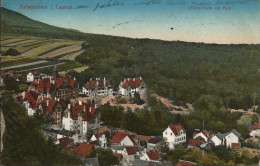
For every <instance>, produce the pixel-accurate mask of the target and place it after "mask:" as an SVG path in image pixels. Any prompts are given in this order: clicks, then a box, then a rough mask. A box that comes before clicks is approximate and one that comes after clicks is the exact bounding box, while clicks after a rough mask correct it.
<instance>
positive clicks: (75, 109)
mask: <svg viewBox="0 0 260 166" xmlns="http://www.w3.org/2000/svg"><path fill="white" fill-rule="evenodd" d="M62 124H63V127H64V129H65V130H68V131H74V132H76V133H77V134H80V135H86V134H87V132H88V130H90V129H95V128H98V127H100V114H99V110H98V108H97V107H92V106H90V105H89V104H87V103H83V102H82V101H79V102H76V103H72V104H68V108H67V109H66V110H65V111H64V114H63V118H62Z"/></svg>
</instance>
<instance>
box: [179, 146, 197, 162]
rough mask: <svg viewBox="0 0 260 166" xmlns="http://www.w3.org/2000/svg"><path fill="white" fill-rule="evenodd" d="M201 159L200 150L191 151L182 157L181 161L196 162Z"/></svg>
mask: <svg viewBox="0 0 260 166" xmlns="http://www.w3.org/2000/svg"><path fill="white" fill-rule="evenodd" d="M201 157H202V151H201V150H200V149H197V148H196V149H192V150H191V151H189V152H188V153H187V154H186V155H184V156H182V158H183V159H185V160H188V161H193V162H198V161H199V159H200V158H201Z"/></svg>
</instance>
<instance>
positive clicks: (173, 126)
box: [169, 124, 185, 134]
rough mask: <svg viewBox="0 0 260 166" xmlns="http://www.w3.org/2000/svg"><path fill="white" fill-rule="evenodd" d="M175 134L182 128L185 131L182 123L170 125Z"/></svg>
mask: <svg viewBox="0 0 260 166" xmlns="http://www.w3.org/2000/svg"><path fill="white" fill-rule="evenodd" d="M169 127H170V129H171V130H172V132H173V133H174V134H177V133H178V132H179V131H180V130H181V129H182V130H183V131H184V132H185V129H184V127H183V126H182V125H181V124H178V125H171V126H169Z"/></svg>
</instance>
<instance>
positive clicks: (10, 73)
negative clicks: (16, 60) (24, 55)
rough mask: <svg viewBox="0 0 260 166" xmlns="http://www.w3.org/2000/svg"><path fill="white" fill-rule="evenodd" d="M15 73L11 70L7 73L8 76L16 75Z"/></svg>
mask: <svg viewBox="0 0 260 166" xmlns="http://www.w3.org/2000/svg"><path fill="white" fill-rule="evenodd" d="M14 73H15V71H14V70H9V71H8V72H7V74H9V75H12V74H14Z"/></svg>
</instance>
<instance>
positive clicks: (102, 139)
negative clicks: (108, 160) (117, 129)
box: [90, 133, 107, 148]
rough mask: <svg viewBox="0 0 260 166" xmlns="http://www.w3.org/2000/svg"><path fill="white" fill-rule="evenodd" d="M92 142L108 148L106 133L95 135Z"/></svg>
mask: <svg viewBox="0 0 260 166" xmlns="http://www.w3.org/2000/svg"><path fill="white" fill-rule="evenodd" d="M90 142H98V143H99V145H100V146H101V147H102V148H106V147H107V138H106V135H105V134H104V133H97V134H93V136H92V137H91V138H90Z"/></svg>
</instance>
